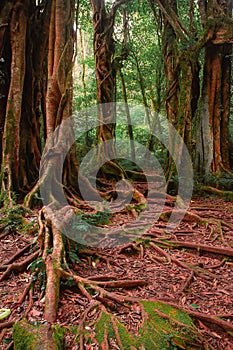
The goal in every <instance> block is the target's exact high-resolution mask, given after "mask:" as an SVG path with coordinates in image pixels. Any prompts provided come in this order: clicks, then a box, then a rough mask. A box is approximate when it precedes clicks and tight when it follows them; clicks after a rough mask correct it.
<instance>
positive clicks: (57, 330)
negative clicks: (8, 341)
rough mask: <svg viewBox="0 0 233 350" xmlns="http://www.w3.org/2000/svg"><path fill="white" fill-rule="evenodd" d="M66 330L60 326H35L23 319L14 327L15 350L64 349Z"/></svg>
mask: <svg viewBox="0 0 233 350" xmlns="http://www.w3.org/2000/svg"><path fill="white" fill-rule="evenodd" d="M64 333H65V330H64V329H63V328H61V327H59V326H57V325H56V326H53V327H50V326H49V325H42V324H41V325H36V326H33V325H31V324H29V323H28V322H27V320H25V319H24V320H22V321H20V322H17V323H16V324H15V325H14V327H13V341H14V349H15V350H40V349H42V348H43V349H54V350H62V349H63V337H64Z"/></svg>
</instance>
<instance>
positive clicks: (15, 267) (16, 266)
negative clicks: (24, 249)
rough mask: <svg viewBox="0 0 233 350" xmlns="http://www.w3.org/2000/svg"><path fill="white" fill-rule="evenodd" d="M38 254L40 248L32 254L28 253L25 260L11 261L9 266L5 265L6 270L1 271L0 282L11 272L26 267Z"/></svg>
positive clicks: (22, 269) (20, 270) (21, 270)
mask: <svg viewBox="0 0 233 350" xmlns="http://www.w3.org/2000/svg"><path fill="white" fill-rule="evenodd" d="M39 254H40V250H37V251H36V252H34V253H33V254H31V255H29V256H28V257H27V258H26V259H25V260H23V261H22V262H20V263H13V264H11V265H10V266H7V265H6V271H5V272H4V273H3V275H2V277H1V278H0V282H2V281H4V280H5V279H6V278H8V277H9V275H10V274H11V272H13V271H18V272H23V271H25V269H26V268H27V267H28V265H29V264H30V263H31V262H32V261H34V260H35V259H36V258H37V257H38V256H39Z"/></svg>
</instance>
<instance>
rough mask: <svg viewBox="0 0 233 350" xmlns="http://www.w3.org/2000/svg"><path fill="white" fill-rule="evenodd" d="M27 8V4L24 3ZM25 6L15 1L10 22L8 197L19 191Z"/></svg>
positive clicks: (5, 135)
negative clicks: (12, 192)
mask: <svg viewBox="0 0 233 350" xmlns="http://www.w3.org/2000/svg"><path fill="white" fill-rule="evenodd" d="M26 5H27V4H26ZM26 31H27V6H26V7H25V6H24V5H23V3H21V2H20V1H17V2H16V3H15V4H14V7H13V9H12V15H11V20H10V43H11V50H12V60H11V81H10V86H9V92H8V100H7V106H6V117H5V125H4V133H3V146H2V147H3V158H2V181H1V182H2V189H3V191H5V192H6V193H8V195H9V197H11V194H10V193H11V191H18V188H19V148H20V119H21V108H22V95H23V86H24V79H25V70H26V60H25V50H26Z"/></svg>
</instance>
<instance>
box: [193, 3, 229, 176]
mask: <svg viewBox="0 0 233 350" xmlns="http://www.w3.org/2000/svg"><path fill="white" fill-rule="evenodd" d="M231 10H232V4H231V3H230V2H228V1H224V2H222V3H221V5H220V4H218V3H217V2H216V3H215V2H214V3H211V2H210V4H209V7H208V8H207V9H206V21H207V19H208V18H213V19H217V20H219V16H220V17H221V18H223V17H224V16H228V17H230V16H231ZM212 36H213V37H214V35H212ZM226 42H227V40H226ZM231 52H232V48H231V46H230V45H229V44H228V43H222V44H219V45H217V44H215V43H213V41H209V42H208V43H207V44H206V47H205V62H204V74H203V83H202V98H201V106H200V126H199V131H198V139H197V152H196V169H197V171H198V172H199V173H200V174H201V175H203V176H206V175H208V174H210V173H212V174H213V175H220V174H221V173H222V172H229V171H230V161H229V129H228V127H229V115H230V79H231V58H230V55H231Z"/></svg>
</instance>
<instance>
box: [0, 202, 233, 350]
mask: <svg viewBox="0 0 233 350" xmlns="http://www.w3.org/2000/svg"><path fill="white" fill-rule="evenodd" d="M169 208H170V207H169V206H167V207H165V208H164V210H165V211H166V210H168V209H169ZM190 212H191V213H192V214H194V216H193V217H191V216H189V215H187V216H186V217H185V218H184V220H183V221H182V222H181V224H180V225H179V227H178V228H177V229H176V230H175V231H174V232H172V233H167V232H166V231H164V228H165V226H166V223H165V222H164V221H163V220H161V219H160V220H159V221H156V222H155V223H154V225H153V226H152V227H151V228H150V229H149V230H148V232H147V233H146V234H145V235H144V237H143V239H142V240H140V241H137V243H136V244H135V245H126V246H122V247H117V248H106V249H98V250H97V251H96V252H97V253H96V255H92V256H89V255H86V254H81V255H80V257H79V258H80V260H79V261H75V262H73V263H72V265H71V267H72V270H73V271H74V272H75V273H76V274H78V275H80V276H82V277H88V278H89V279H92V280H95V279H99V280H100V279H101V280H103V281H107V280H125V279H127V280H138V279H140V280H145V281H146V284H145V285H143V286H134V287H132V288H127V287H126V288H124V287H123V288H114V292H115V293H117V294H119V295H127V296H133V297H138V298H139V299H150V298H155V299H159V300H163V301H168V302H172V303H174V304H176V305H178V306H180V307H182V308H183V309H185V310H191V311H196V312H198V313H201V314H205V315H213V316H215V315H218V316H221V317H222V318H223V319H224V320H225V321H227V322H229V323H232V320H233V203H231V202H227V201H225V200H223V199H219V198H214V197H205V198H200V197H194V198H193V200H192V202H191V204H190ZM36 217H37V212H35V213H34V214H32V215H30V216H27V220H28V221H29V222H30V221H31V222H33V220H34V222H35V223H36ZM198 217H201V218H202V220H203V222H205V224H204V223H203V222H200V221H199V222H198V220H196V219H197V218H198ZM125 220H126V218H125V216H124V215H121V214H118V217H117V218H115V223H117V225H122V224H124V221H125ZM0 237H1V238H0V264H1V265H0V278H1V276H2V275H3V273H4V271H5V270H6V269H5V268H4V265H6V264H8V265H9V264H12V261H11V260H10V259H11V258H12V257H13V256H14V255H15V253H17V252H19V251H22V249H24V248H25V249H24V252H23V253H22V254H21V255H20V256H19V257H16V258H15V259H14V260H15V261H14V263H20V262H22V261H24V260H25V259H27V257H28V256H30V255H31V254H32V253H33V252H35V251H36V247H37V242H36V241H35V237H36V236H35V232H34V231H33V230H32V231H30V230H29V231H28V232H25V233H24V234H22V233H21V234H19V233H18V232H12V233H10V232H9V233H8V234H7V235H3V234H2V232H0ZM164 240H165V243H164V245H162V244H160V245H158V241H159V242H160V243H161V241H164ZM169 242H173V245H171V244H170V245H169ZM174 242H178V243H180V246H179V247H175V246H174ZM32 243H33V244H32ZM189 243H191V247H190V244H189ZM209 247H212V248H213V249H209ZM9 262H10V263H9ZM31 278H32V271H31V269H30V268H25V269H24V271H22V272H16V271H13V272H11V274H10V275H9V276H8V277H7V278H6V279H4V280H3V281H2V282H1V283H0V300H1V301H0V309H2V308H7V309H10V310H11V315H10V316H9V317H8V318H7V319H3V320H0V332H1V333H0V349H10V348H13V344H12V327H11V326H12V323H14V321H15V320H17V319H20V318H21V317H22V316H24V315H25V313H26V317H27V319H28V320H29V321H30V322H36V321H40V322H43V308H44V300H43V297H42V298H41V294H40V293H41V290H40V289H39V286H38V283H39V282H38V281H37V284H36V285H35V287H34V289H33V291H32V292H31V294H30V295H31V297H26V299H25V300H24V301H23V302H20V298H21V297H22V295H23V293H24V290H25V287H26V286H27V285H28V283H30V281H31ZM41 279H43V271H42V272H41ZM93 298H96V299H97V300H98V295H96V296H95V295H94V296H93ZM89 304H90V302H89V301H88V299H87V298H86V297H85V296H83V295H82V294H80V292H79V290H78V289H77V288H76V287H75V286H68V285H67V283H66V284H65V283H64V284H62V286H61V298H60V303H59V311H58V318H57V323H58V324H59V325H62V326H64V327H67V326H69V325H73V326H77V325H79V323H80V320H81V319H82V315H83V313H84V312H85V310H87V308H88V307H89ZM111 307H112V308H113V309H114V312H115V313H116V314H117V315H118V316H119V317H120V318H121V320H122V321H123V322H124V324H125V325H126V326H127V328H128V329H131V330H132V331H135V332H136V331H137V325H138V321H139V320H138V318H139V316H138V313H137V310H132V309H131V310H128V309H127V308H124V307H123V306H122V305H117V303H116V304H114V303H113V304H112V305H111ZM88 317H90V319H91V318H95V315H94V314H92V313H91V312H90V314H89V315H88ZM11 321H12V322H11ZM6 322H9V324H8V325H6ZM195 323H196V325H197V327H198V328H199V329H200V330H201V333H202V334H203V336H204V338H205V339H206V343H208V344H209V345H210V346H212V348H213V349H215V350H231V349H233V334H230V332H227V331H226V330H224V329H222V328H221V327H219V326H217V325H215V324H213V323H211V322H206V321H204V320H201V319H196V320H195ZM3 324H4V325H5V326H8V327H3ZM74 338H75V336H74V334H72V333H71V332H69V331H68V332H67V333H66V335H65V342H66V344H65V345H64V349H78V347H77V345H76V344H75V342H74ZM85 348H86V349H98V346H97V345H94V344H93V345H86V347H85ZM148 350H151V349H148Z"/></svg>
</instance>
